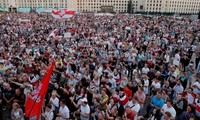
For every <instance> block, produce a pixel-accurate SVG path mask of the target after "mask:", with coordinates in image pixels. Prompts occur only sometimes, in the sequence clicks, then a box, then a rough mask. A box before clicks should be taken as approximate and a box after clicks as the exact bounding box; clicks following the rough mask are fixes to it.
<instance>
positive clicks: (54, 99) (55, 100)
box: [49, 91, 59, 112]
mask: <svg viewBox="0 0 200 120" xmlns="http://www.w3.org/2000/svg"><path fill="white" fill-rule="evenodd" d="M56 95H57V92H56V91H53V92H52V93H51V98H50V100H49V103H50V104H51V109H52V110H53V111H54V112H55V110H56V108H58V107H59V99H58V98H57V97H56Z"/></svg>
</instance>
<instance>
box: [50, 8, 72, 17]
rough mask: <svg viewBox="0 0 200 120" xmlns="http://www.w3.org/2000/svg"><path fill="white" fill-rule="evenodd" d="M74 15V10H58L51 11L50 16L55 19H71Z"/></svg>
mask: <svg viewBox="0 0 200 120" xmlns="http://www.w3.org/2000/svg"><path fill="white" fill-rule="evenodd" d="M74 14H75V11H74V10H67V9H60V10H52V16H53V17H54V18H56V19H63V18H71V17H72V16H73V15H74Z"/></svg>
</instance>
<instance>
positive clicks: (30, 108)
mask: <svg viewBox="0 0 200 120" xmlns="http://www.w3.org/2000/svg"><path fill="white" fill-rule="evenodd" d="M53 69H54V63H52V65H51V67H50V69H49V70H48V71H47V73H46V75H45V76H44V78H43V79H42V80H41V82H40V83H39V84H38V85H37V86H36V88H35V89H34V91H33V92H32V93H31V94H30V95H29V97H28V98H27V101H26V104H25V117H26V118H32V119H35V120H39V119H40V113H41V109H42V104H43V102H44V98H45V95H46V93H47V89H48V85H49V81H50V78H51V74H52V71H53Z"/></svg>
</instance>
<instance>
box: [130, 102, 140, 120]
mask: <svg viewBox="0 0 200 120" xmlns="http://www.w3.org/2000/svg"><path fill="white" fill-rule="evenodd" d="M128 106H129V107H131V110H133V111H134V112H137V114H138V112H139V111H140V104H139V103H136V104H133V102H132V101H130V102H129V103H128ZM134 120H137V115H135V117H134Z"/></svg>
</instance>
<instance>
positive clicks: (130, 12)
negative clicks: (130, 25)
mask: <svg viewBox="0 0 200 120" xmlns="http://www.w3.org/2000/svg"><path fill="white" fill-rule="evenodd" d="M132 6H133V5H132V0H129V1H128V7H127V13H129V14H132V9H133V8H132Z"/></svg>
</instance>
